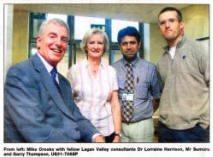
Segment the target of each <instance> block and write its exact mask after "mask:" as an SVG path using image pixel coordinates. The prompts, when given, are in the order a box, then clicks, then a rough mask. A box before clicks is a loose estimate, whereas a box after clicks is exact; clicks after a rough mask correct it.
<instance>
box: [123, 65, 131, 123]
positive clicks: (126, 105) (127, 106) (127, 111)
mask: <svg viewBox="0 0 213 157" xmlns="http://www.w3.org/2000/svg"><path fill="white" fill-rule="evenodd" d="M124 92H125V93H132V94H133V93H134V76H133V69H132V64H129V63H128V64H127V73H126V81H125V84H124ZM133 113H134V101H128V100H122V118H123V119H124V121H125V122H129V121H130V120H131V118H132V117H133Z"/></svg>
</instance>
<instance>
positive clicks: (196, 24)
mask: <svg viewBox="0 0 213 157" xmlns="http://www.w3.org/2000/svg"><path fill="white" fill-rule="evenodd" d="M181 12H182V15H183V19H184V30H185V35H186V36H187V38H189V39H197V38H202V37H207V36H209V6H208V5H191V6H189V7H187V8H184V9H183V10H181ZM165 45H166V42H165V40H164V39H163V38H162V36H161V34H160V32H159V31H158V25H157V24H150V61H151V62H152V63H154V64H156V63H157V60H158V58H159V56H160V55H161V54H162V53H163V50H162V47H163V46H165Z"/></svg>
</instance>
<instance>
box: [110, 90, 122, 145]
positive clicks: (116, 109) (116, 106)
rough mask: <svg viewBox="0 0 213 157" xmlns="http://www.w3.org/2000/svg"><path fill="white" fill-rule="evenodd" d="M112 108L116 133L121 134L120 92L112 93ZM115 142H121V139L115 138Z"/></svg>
mask: <svg viewBox="0 0 213 157" xmlns="http://www.w3.org/2000/svg"><path fill="white" fill-rule="evenodd" d="M111 108H112V117H113V123H114V128H115V133H120V132H121V110H120V103H119V100H118V91H113V92H112V98H111ZM113 142H120V137H119V136H115V138H114V140H113Z"/></svg>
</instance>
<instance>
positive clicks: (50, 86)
mask: <svg viewBox="0 0 213 157" xmlns="http://www.w3.org/2000/svg"><path fill="white" fill-rule="evenodd" d="M31 62H32V65H33V67H34V69H35V70H36V71H37V72H38V74H39V75H40V79H41V82H42V84H43V85H44V87H45V88H46V89H47V91H48V93H49V94H50V96H51V97H52V99H53V101H54V102H55V104H56V105H57V107H58V108H59V109H60V110H61V111H62V112H63V113H64V114H66V115H67V116H68V117H71V118H72V115H71V113H72V112H71V110H70V108H68V107H67V106H68V105H65V103H68V100H66V97H64V98H65V100H66V102H64V100H63V98H62V96H61V95H60V93H59V92H58V89H57V87H56V86H55V85H54V83H53V81H52V80H51V77H50V75H49V73H48V71H47V69H46V68H45V66H44V64H43V63H42V61H41V60H40V58H39V57H38V56H37V55H34V56H33V57H32V58H31ZM60 88H64V87H60ZM62 91H63V90H62ZM62 93H64V92H62ZM68 94H71V93H68ZM69 105H70V104H69Z"/></svg>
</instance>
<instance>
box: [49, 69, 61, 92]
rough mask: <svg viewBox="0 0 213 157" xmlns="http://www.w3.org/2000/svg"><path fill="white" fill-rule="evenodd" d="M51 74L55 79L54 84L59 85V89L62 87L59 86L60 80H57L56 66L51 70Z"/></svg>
mask: <svg viewBox="0 0 213 157" xmlns="http://www.w3.org/2000/svg"><path fill="white" fill-rule="evenodd" d="M50 74H51V79H52V80H53V82H54V84H55V85H56V87H57V88H58V89H60V88H59V85H58V82H57V81H56V74H57V70H56V68H55V67H54V68H53V69H52V70H51V72H50Z"/></svg>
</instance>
